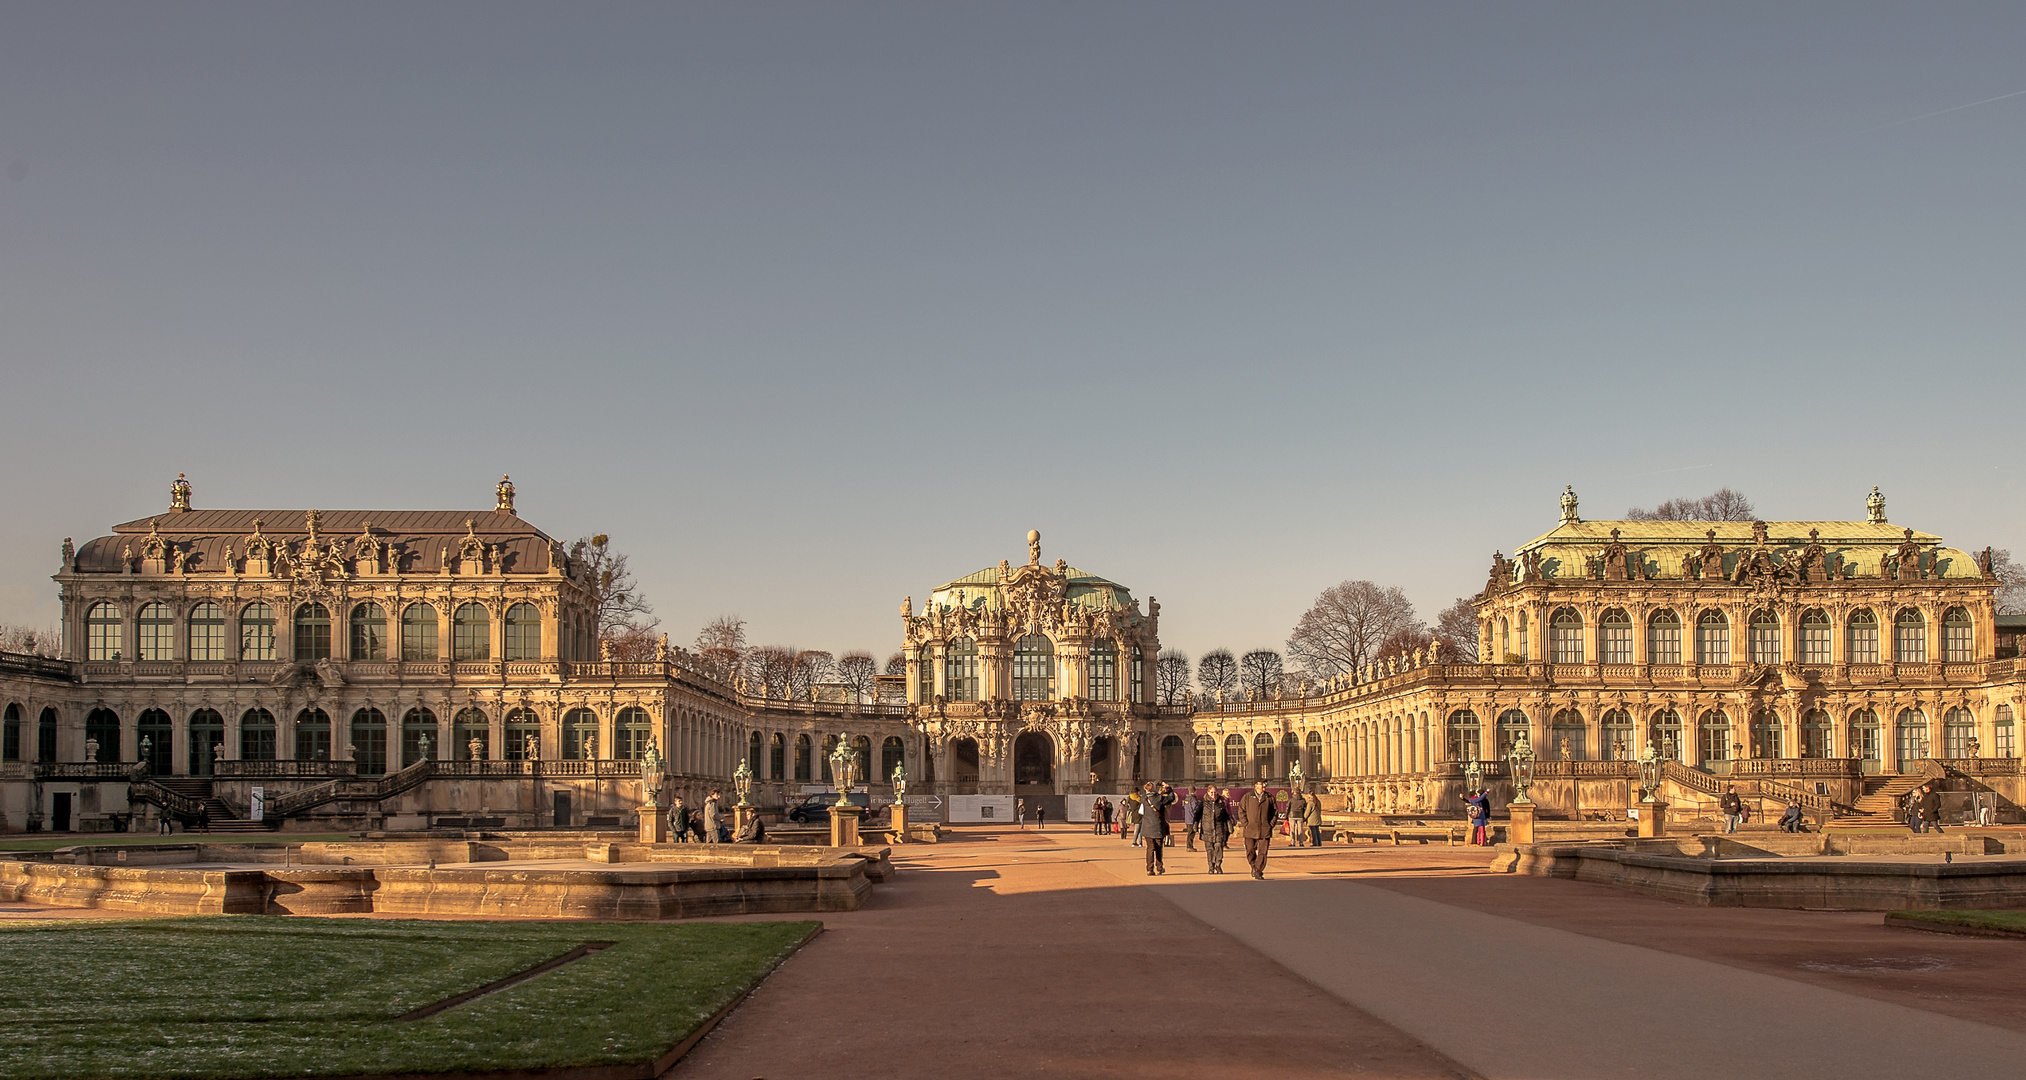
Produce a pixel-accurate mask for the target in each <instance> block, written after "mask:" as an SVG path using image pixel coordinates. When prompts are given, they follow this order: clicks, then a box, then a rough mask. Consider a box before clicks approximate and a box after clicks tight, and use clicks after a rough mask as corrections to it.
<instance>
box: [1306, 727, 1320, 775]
mask: <svg viewBox="0 0 2026 1080" xmlns="http://www.w3.org/2000/svg"><path fill="white" fill-rule="evenodd" d="M1307 754H1308V757H1307V759H1306V760H1304V761H1303V762H1302V765H1301V771H1302V772H1303V773H1305V774H1307V775H1308V777H1309V778H1310V779H1314V778H1316V777H1319V776H1321V775H1322V773H1323V733H1322V732H1320V731H1311V732H1309V733H1308V748H1307Z"/></svg>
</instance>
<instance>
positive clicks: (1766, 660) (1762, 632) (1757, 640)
mask: <svg viewBox="0 0 2026 1080" xmlns="http://www.w3.org/2000/svg"><path fill="white" fill-rule="evenodd" d="M1745 646H1746V652H1747V653H1748V654H1750V657H1751V662H1752V663H1754V664H1765V665H1767V666H1769V667H1777V666H1778V665H1779V663H1780V617H1779V616H1778V615H1775V614H1773V613H1772V612H1771V611H1767V610H1765V609H1760V610H1758V611H1754V612H1752V623H1751V629H1750V632H1749V636H1748V637H1747V639H1746V642H1745Z"/></svg>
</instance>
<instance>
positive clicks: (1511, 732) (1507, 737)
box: [1498, 709, 1543, 758]
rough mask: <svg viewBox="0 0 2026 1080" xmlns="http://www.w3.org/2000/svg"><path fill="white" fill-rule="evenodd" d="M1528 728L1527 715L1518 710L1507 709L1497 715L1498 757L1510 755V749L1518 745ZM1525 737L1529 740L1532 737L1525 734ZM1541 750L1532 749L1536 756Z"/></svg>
mask: <svg viewBox="0 0 2026 1080" xmlns="http://www.w3.org/2000/svg"><path fill="white" fill-rule="evenodd" d="M1528 728H1529V724H1528V721H1527V714H1526V713H1524V712H1521V711H1520V710H1518V709H1507V710H1506V711H1504V712H1502V713H1500V714H1498V756H1499V757H1500V758H1504V757H1505V756H1506V755H1507V754H1510V753H1512V748H1513V747H1515V746H1517V745H1519V737H1520V736H1521V735H1522V734H1527V733H1528ZM1527 737H1528V738H1529V739H1531V738H1532V737H1533V736H1532V735H1531V734H1527ZM1542 749H1543V748H1542V747H1538V746H1536V747H1534V748H1533V750H1534V753H1536V754H1538V753H1540V752H1541V750H1542Z"/></svg>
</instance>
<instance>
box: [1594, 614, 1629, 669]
mask: <svg viewBox="0 0 2026 1080" xmlns="http://www.w3.org/2000/svg"><path fill="white" fill-rule="evenodd" d="M1597 662H1598V663H1602V664H1629V663H1631V662H1632V616H1630V615H1627V614H1625V609H1624V608H1607V609H1605V611H1604V614H1603V615H1602V616H1601V617H1600V618H1599V619H1598V620H1597Z"/></svg>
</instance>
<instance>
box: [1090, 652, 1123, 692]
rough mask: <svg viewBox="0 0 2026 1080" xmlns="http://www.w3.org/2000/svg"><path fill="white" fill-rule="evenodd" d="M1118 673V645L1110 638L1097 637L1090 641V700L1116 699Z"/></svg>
mask: <svg viewBox="0 0 2026 1080" xmlns="http://www.w3.org/2000/svg"><path fill="white" fill-rule="evenodd" d="M1118 675H1119V650H1118V645H1117V644H1116V643H1114V642H1113V641H1112V639H1110V638H1103V637H1101V638H1098V639H1096V640H1094V641H1092V642H1091V643H1090V699H1091V700H1092V701H1117V700H1118V699H1119V692H1118Z"/></svg>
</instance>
